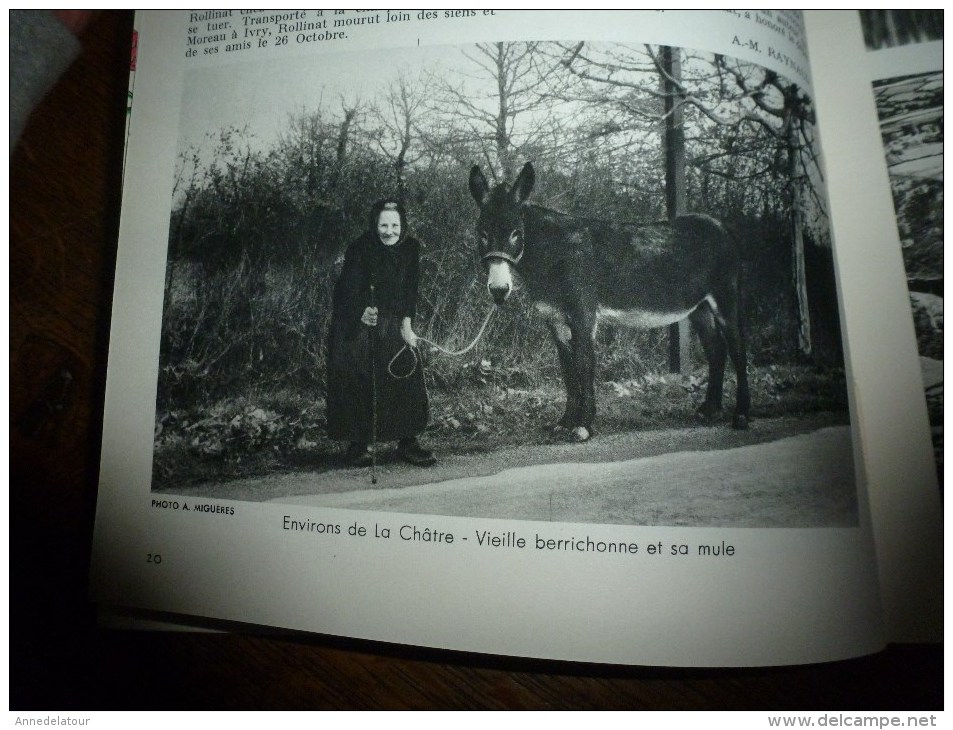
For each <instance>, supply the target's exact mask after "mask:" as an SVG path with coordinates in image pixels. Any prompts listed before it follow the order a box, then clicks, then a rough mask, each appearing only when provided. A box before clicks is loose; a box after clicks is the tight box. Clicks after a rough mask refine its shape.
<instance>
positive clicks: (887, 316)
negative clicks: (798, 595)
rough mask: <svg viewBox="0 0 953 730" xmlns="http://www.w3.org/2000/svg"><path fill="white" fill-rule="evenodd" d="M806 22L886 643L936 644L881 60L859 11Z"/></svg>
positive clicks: (914, 365)
mask: <svg viewBox="0 0 953 730" xmlns="http://www.w3.org/2000/svg"><path fill="white" fill-rule="evenodd" d="M807 27H808V38H809V41H810V48H811V53H812V57H811V61H812V64H813V68H814V83H815V90H816V93H817V98H818V107H819V116H820V119H819V126H820V127H821V130H822V134H823V140H824V150H825V155H826V158H827V162H828V165H827V167H828V181H829V182H828V189H829V194H830V199H831V205H832V209H833V211H834V216H833V229H834V240H835V249H836V253H837V262H838V270H839V272H840V280H839V284H840V287H841V291H842V294H843V302H844V304H843V307H844V317H845V322H846V332H847V346H848V350H849V355H850V361H851V365H852V377H853V380H854V385H855V389H854V392H855V395H856V398H857V406H858V412H859V415H860V420H859V423H858V429H859V431H860V434H861V438H862V441H863V448H864V467H865V476H866V483H867V491H868V494H869V499H870V503H871V511H872V514H873V521H874V529H875V534H876V542H877V553H878V560H879V564H880V571H881V581H882V591H883V595H884V603H885V608H886V616H887V621H888V626H889V632H890V637H891V638H892V639H893V640H895V641H937V640H939V639H940V638H941V636H942V570H941V559H942V523H941V519H942V508H941V505H940V499H939V490H938V488H937V484H936V476H935V471H934V463H933V453H932V450H931V448H930V430H929V422H928V420H927V414H926V408H925V403H924V399H923V390H924V382H923V380H922V379H921V371H920V364H919V362H918V354H917V338H916V336H915V333H914V327H913V322H912V318H911V295H910V293H909V292H908V287H907V277H906V276H905V269H904V263H903V259H902V257H901V241H900V238H899V235H898V227H897V219H896V218H895V213H894V206H893V201H892V196H891V188H890V177H889V176H888V169H887V164H886V163H885V158H884V142H883V141H882V138H881V125H880V124H879V123H878V115H877V110H876V107H875V100H874V95H873V93H872V81H873V79H874V78H875V76H876V73H875V72H874V69H875V68H876V67H877V60H878V59H877V58H876V57H872V56H871V54H868V53H867V52H866V49H865V47H864V41H863V32H862V28H861V25H860V18H859V14H858V13H856V12H853V11H851V12H842V13H832V12H820V13H808V15H807ZM924 51H925V53H924ZM882 53H886V54H887V55H890V56H891V57H892V59H893V60H892V61H889V66H891V67H892V68H894V70H895V71H897V72H899V73H900V74H903V75H906V74H908V73H912V72H914V71H915V70H916V71H919V72H925V71H930V70H935V69H936V66H935V64H932V68H922V63H923V62H922V60H916V61H914V60H913V59H915V58H916V59H923V58H924V56H926V57H927V58H929V56H930V49H929V48H925V49H921V52H920V53H915V52H914V53H911V50H910V49H909V48H908V49H906V50H897V51H894V52H882ZM881 58H883V57H881ZM898 58H899V59H901V60H904V59H909V60H906V61H904V63H905V66H906V69H908V70H904V66H901V65H898ZM911 64H912V65H911ZM918 64H919V65H920V66H921V67H920V68H919V69H914V68H913V67H915V66H917V65H918ZM928 65H931V64H929V62H928ZM941 111H942V110H941ZM844 120H849V123H847V122H845V121H844ZM940 216H941V218H940V225H941V226H942V212H941V213H940ZM941 243H942V242H941Z"/></svg>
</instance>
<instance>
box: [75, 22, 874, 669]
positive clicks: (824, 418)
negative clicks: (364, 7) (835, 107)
mask: <svg viewBox="0 0 953 730" xmlns="http://www.w3.org/2000/svg"><path fill="white" fill-rule="evenodd" d="M137 26H138V31H139V32H138V63H137V69H136V87H135V99H134V103H133V108H132V115H131V119H130V126H129V144H128V156H127V161H126V179H125V183H124V185H125V187H124V202H123V213H122V221H121V231H120V244H119V253H118V261H117V274H116V291H115V300H114V313H113V323H112V336H111V344H110V364H109V378H108V384H107V393H106V413H105V425H104V428H105V432H104V438H103V444H104V445H103V457H102V468H101V474H102V477H101V491H100V498H99V502H98V505H97V525H96V535H95V545H94V553H95V555H94V568H93V576H92V586H93V587H92V591H93V595H94V597H95V598H96V599H97V600H98V601H100V602H102V603H103V604H107V605H116V606H123V607H128V608H133V609H137V608H138V609H150V610H153V611H160V612H167V613H172V614H184V615H192V616H199V617H204V618H214V619H221V620H226V621H237V622H243V623H250V624H259V625H266V626H277V627H285V628H291V629H299V630H307V631H316V632H322V633H329V634H340V635H347V636H354V637H360V638H368V639H376V640H383V641H389V642H399V643H409V644H418V645H426V646H435V647H444V648H452V649H460V650H468V651H478V652H489V653H498V654H512V655H521V656H537V657H547V658H556V659H571V660H578V661H597V662H614V663H639V664H652V665H684V666H729V665H734V666H744V665H765V664H790V663H802V662H817V661H825V660H833V659H838V658H844V657H848V656H856V655H859V654H863V653H868V652H871V651H876V650H877V649H878V648H880V647H881V646H882V645H883V642H884V635H883V630H882V629H883V627H882V607H881V603H880V597H879V594H878V581H877V572H876V562H875V557H874V549H873V545H872V542H873V540H872V532H871V528H870V514H869V510H868V504H867V499H866V495H865V492H864V490H863V489H862V488H859V487H858V484H859V483H862V482H861V480H859V479H858V475H863V474H865V473H867V474H868V479H869V478H871V477H870V468H869V465H868V466H865V465H864V462H863V461H862V459H861V457H862V456H863V457H866V456H867V453H866V451H865V450H862V449H861V448H860V447H861V443H860V441H861V439H860V434H861V433H865V432H863V431H862V430H860V429H858V428H857V419H858V417H859V416H861V415H863V411H864V409H865V408H867V402H866V401H865V400H864V399H863V398H862V397H861V398H858V397H856V396H855V395H853V394H851V393H850V392H849V389H848V387H847V383H848V382H849V380H850V379H849V378H848V377H847V376H846V373H847V372H849V370H848V369H847V368H845V363H844V359H843V354H842V346H841V342H842V339H844V336H843V335H842V331H841V322H840V318H839V316H838V294H837V290H836V287H835V284H834V279H835V276H834V268H833V265H834V264H833V262H834V252H833V250H832V246H831V235H830V224H829V221H830V218H831V211H830V209H829V207H828V203H827V193H826V190H825V187H824V186H825V182H824V181H825V179H826V176H825V172H824V170H823V168H822V166H821V163H820V159H821V149H820V142H819V141H818V135H817V131H816V124H815V116H816V115H817V114H818V113H819V112H820V110H818V109H816V108H815V103H814V100H813V90H812V83H811V78H810V73H809V66H808V62H807V58H806V56H805V51H804V49H805V46H806V44H805V39H804V36H803V32H802V30H803V29H802V25H801V18H800V15H799V14H797V13H787V12H754V11H740V12H737V13H730V12H715V11H706V12H701V13H699V12H694V13H692V12H682V11H677V12H672V11H668V12H648V11H646V12H641V11H640V12H632V11H626V12H595V13H574V12H515V11H514V12H502V11H486V12H484V11H477V12H473V11H452V12H450V13H445V12H444V11H323V12H322V11H288V12H287V13H285V12H276V11H268V12H239V11H234V12H231V11H192V12H146V13H141V14H140V15H139V16H138V18H137ZM666 150H667V153H668V154H667V155H666V154H664V152H665V151H666ZM666 157H667V160H666ZM501 186H502V187H501ZM388 198H389V199H391V200H393V201H394V205H393V206H391V207H388V205H383V206H382V207H380V208H378V209H374V210H375V212H374V213H373V215H371V216H370V218H371V220H368V218H369V216H368V211H369V210H372V204H373V203H374V202H375V201H376V200H379V199H385V202H386V199H388ZM398 203H399V205H398ZM403 209H406V213H404V210H403ZM377 211H379V212H377ZM681 214H692V215H690V216H689V217H685V218H682V219H680V220H679V221H677V222H676V223H675V224H674V225H673V224H671V223H669V219H670V218H672V217H673V216H675V215H681ZM698 214H701V215H698ZM388 226H390V227H392V228H396V232H395V235H394V238H393V240H391V239H390V238H388V236H390V235H391V231H389V230H385V229H387V227H388ZM838 243H839V240H838ZM402 247H403V248H402ZM411 248H412V249H413V250H415V251H417V252H418V253H417V254H416V255H415V256H410V255H409V254H408V253H407V251H410V250H411ZM375 252H376V253H375ZM362 257H364V258H362ZM375 257H376V258H375ZM360 261H365V262H367V261H370V262H372V263H371V264H367V265H366V266H367V267H368V268H369V269H370V270H372V271H373V272H374V274H373V277H371V283H374V284H376V286H375V287H374V289H368V290H367V291H365V289H364V284H365V283H366V281H365V280H363V279H361V278H360V272H361V271H362V269H361V267H360V266H359V265H358V263H355V262H360ZM381 261H383V262H385V263H380V262H381ZM408 262H409V263H408ZM388 267H389V268H388ZM392 271H399V272H408V271H409V272H414V273H413V274H412V275H411V274H406V275H405V273H401V274H400V276H399V277H397V280H398V281H399V282H406V281H408V280H413V281H415V282H416V297H412V298H411V299H410V301H409V303H408V299H407V298H406V297H405V298H400V297H396V295H393V294H392V291H397V288H394V287H396V286H397V285H393V286H392V283H391V282H392V279H390V278H388V277H390V276H391V273H389V272H392ZM341 282H345V284H342V283H341ZM354 282H358V283H360V284H361V285H360V287H358V286H357V284H355V283H354ZM361 282H363V283H361ZM401 286H403V284H401ZM389 287H391V288H389ZM400 291H403V289H400ZM853 291H854V294H855V296H859V297H860V299H861V301H862V300H863V297H864V293H863V292H859V293H858V292H857V290H856V287H855V289H854V290H853ZM372 297H376V298H374V299H372ZM494 301H496V302H497V304H498V305H499V306H498V310H497V311H496V313H495V314H494V316H493V318H492V319H490V320H489V323H488V324H487V325H486V328H485V332H484V334H483V335H482V337H481V338H480V339H478V340H477V342H476V344H474V345H473V347H472V349H468V345H469V344H470V343H471V342H472V341H473V340H474V338H475V336H476V335H477V333H478V331H480V329H481V323H483V322H484V321H485V315H486V313H487V312H488V311H490V310H491V308H492V307H493V305H494ZM365 302H366V303H365ZM395 302H396V303H395ZM372 305H373V306H372ZM369 310H374V311H369ZM844 311H845V312H850V311H851V306H850V302H846V303H845V304H844ZM348 313H350V314H348ZM378 318H379V321H378ZM680 318H688V319H690V320H691V322H692V324H693V326H694V328H695V329H696V330H697V332H698V333H699V334H700V335H701V337H702V339H703V340H704V346H702V344H699V342H698V341H697V340H695V341H693V340H688V339H687V338H682V337H681V336H680V335H679V334H677V333H671V335H670V332H669V329H670V328H669V327H668V326H667V325H669V324H670V323H673V322H675V321H676V320H678V319H680ZM402 319H406V322H404V321H402ZM372 327H373V328H376V329H373V335H372V334H371V331H372V330H371V328H372ZM651 327H655V329H646V328H651ZM408 331H409V332H410V334H408ZM414 337H420V338H421V340H419V341H416V340H414ZM851 337H852V336H851V335H850V332H849V331H848V333H847V335H846V339H847V340H848V341H850V342H851V343H852V342H853V340H852V338H851ZM336 338H338V339H336ZM400 338H403V341H404V342H408V341H409V343H410V344H416V345H417V347H416V348H415V349H407V350H405V349H401V348H400V344H401V340H400ZM670 339H671V341H672V342H674V345H673V344H672V342H670ZM394 342H396V343H397V344H396V345H393V344H392V343H394ZM438 345H439V348H438V347H437V346H438ZM387 348H392V350H388V349H387ZM447 350H449V351H450V352H452V353H453V352H460V351H462V350H467V352H466V354H463V355H459V356H455V355H451V354H447V353H446V352H445V351H447ZM670 350H674V351H675V353H674V354H676V355H677V356H678V359H679V360H680V362H679V363H678V365H677V368H676V369H677V370H678V372H675V373H672V372H671V369H672V367H673V361H672V358H670V356H669V352H670ZM392 351H393V352H394V355H393V358H391V357H390V353H391V352H392ZM385 353H386V354H385ZM384 360H387V362H384ZM851 367H853V363H852V364H851ZM415 378H418V379H419V380H415ZM392 381H393V382H392ZM722 381H724V388H723V392H722V385H721V384H722ZM415 382H419V383H420V388H419V389H415V388H417V387H418V386H416V385H414V383H415ZM395 393H398V394H399V395H398V396H395V395H394V394H395ZM719 406H721V408H719ZM696 412H698V413H696ZM342 413H346V414H348V415H347V417H346V418H345V417H343V416H342ZM421 414H423V416H422V418H423V425H421V421H420V418H421ZM408 423H412V424H416V425H415V426H413V427H411V426H407V425H406V424H408ZM368 424H369V425H368ZM557 424H559V427H558V428H555V429H554V427H555V426H557ZM348 428H353V429H355V430H353V431H348V430H347V429H348ZM365 429H366V430H365ZM414 429H416V430H414ZM349 434H353V435H349ZM366 434H370V436H368V435H366ZM410 435H414V436H419V437H420V443H421V444H422V445H423V447H425V449H427V450H432V451H433V452H434V453H435V456H436V464H433V465H431V466H422V465H421V462H423V461H426V460H427V458H426V457H428V456H429V455H428V454H427V453H426V451H408V450H407V446H406V443H402V444H401V445H398V443H397V442H398V440H399V439H406V438H408V437H409V436H410ZM864 446H866V443H865V444H864ZM355 447H357V448H355ZM395 448H396V451H395ZM407 461H411V462H416V464H412V463H406V462H407ZM367 462H370V463H369V464H368V463H367ZM875 466H877V465H876V464H875ZM878 468H879V467H878Z"/></svg>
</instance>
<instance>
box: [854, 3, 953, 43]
mask: <svg viewBox="0 0 953 730" xmlns="http://www.w3.org/2000/svg"><path fill="white" fill-rule="evenodd" d="M858 12H859V13H860V20H861V26H862V27H863V31H864V43H865V44H866V46H867V50H868V51H880V50H883V49H885V48H898V47H902V46H906V45H910V44H913V43H928V42H929V41H942V40H943V10H931V9H926V8H917V9H916V10H901V9H893V10H860V11H858Z"/></svg>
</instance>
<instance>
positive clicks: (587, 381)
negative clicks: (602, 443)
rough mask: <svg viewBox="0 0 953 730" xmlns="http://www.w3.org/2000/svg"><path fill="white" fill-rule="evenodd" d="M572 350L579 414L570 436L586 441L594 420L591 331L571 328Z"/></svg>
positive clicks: (593, 356)
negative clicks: (577, 389)
mask: <svg viewBox="0 0 953 730" xmlns="http://www.w3.org/2000/svg"><path fill="white" fill-rule="evenodd" d="M572 348H573V355H574V357H573V360H574V362H575V366H576V382H577V384H578V388H579V412H578V414H577V415H578V418H577V420H576V424H575V425H574V426H573V427H572V436H573V438H574V439H575V440H576V441H588V440H589V439H590V438H591V437H592V434H593V431H592V424H593V421H595V420H596V384H595V381H596V346H595V339H594V337H593V334H592V330H591V329H589V328H586V329H584V330H583V329H581V328H580V329H579V330H577V329H576V328H573V340H572Z"/></svg>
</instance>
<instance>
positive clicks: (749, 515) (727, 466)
mask: <svg viewBox="0 0 953 730" xmlns="http://www.w3.org/2000/svg"><path fill="white" fill-rule="evenodd" d="M841 418H842V417H839V416H836V415H824V414H816V415H807V416H797V417H790V418H777V419H764V420H757V421H755V422H754V423H753V424H752V427H751V429H750V430H747V431H734V430H732V429H730V428H724V427H710V428H706V427H696V428H683V429H667V430H660V431H635V432H628V433H618V434H605V435H598V436H597V437H596V438H594V439H592V440H591V441H590V442H588V443H585V444H571V443H554V444H533V445H525V446H519V447H512V448H506V449H500V450H497V451H493V452H489V453H487V452H479V453H465V452H464V453H460V452H449V450H443V451H441V452H440V453H439V454H438V455H439V457H440V459H439V463H438V464H437V466H435V467H433V468H430V469H415V468H413V467H410V466H408V465H406V464H402V463H399V462H397V461H396V460H395V459H394V457H393V454H392V453H391V452H386V453H384V454H382V456H381V462H382V463H381V464H380V466H379V467H378V483H377V484H376V485H374V486H372V485H371V483H370V470H369V469H347V468H341V467H340V466H339V464H338V462H337V459H336V457H331V456H328V455H323V456H321V457H320V459H319V460H316V461H315V463H314V464H312V465H310V466H308V467H305V468H300V469H298V470H296V471H293V472H289V473H281V474H272V475H268V476H264V477H248V478H244V479H237V480H232V481H228V482H214V483H211V482H210V483H205V484H197V485H191V486H188V487H179V488H175V489H170V490H167V493H169V494H178V495H183V496H188V497H206V498H219V499H230V500H239V501H252V502H265V501H271V502H281V503H284V504H301V505H313V506H325V507H339V508H353V509H366V510H379V511H396V512H408V513H418V514H443V515H456V516H480V517H499V518H514V519H527V520H558V521H570V522H593V523H603V524H637V525H692V526H701V525H711V526H720V525H724V526H728V525H732V526H751V527H774V526H785V527H807V526H817V527H820V526H846V525H852V524H855V522H856V519H857V518H856V514H857V500H856V487H855V484H854V469H853V457H852V449H851V439H850V430H849V427H847V426H844V425H842V423H841V422H840V419H841Z"/></svg>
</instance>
